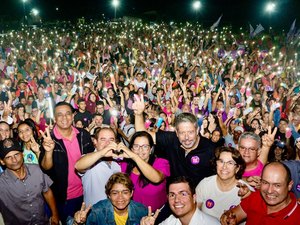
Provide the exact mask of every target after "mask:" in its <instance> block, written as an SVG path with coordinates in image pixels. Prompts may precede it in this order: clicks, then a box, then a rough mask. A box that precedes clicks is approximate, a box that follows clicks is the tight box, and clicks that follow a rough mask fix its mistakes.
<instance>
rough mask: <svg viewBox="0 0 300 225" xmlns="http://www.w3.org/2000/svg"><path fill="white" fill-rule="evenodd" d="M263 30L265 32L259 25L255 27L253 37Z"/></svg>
mask: <svg viewBox="0 0 300 225" xmlns="http://www.w3.org/2000/svg"><path fill="white" fill-rule="evenodd" d="M263 30H265V28H264V27H263V26H262V25H261V24H259V25H257V26H256V29H255V31H254V32H253V37H255V36H256V35H258V34H259V33H260V32H262V31H263Z"/></svg>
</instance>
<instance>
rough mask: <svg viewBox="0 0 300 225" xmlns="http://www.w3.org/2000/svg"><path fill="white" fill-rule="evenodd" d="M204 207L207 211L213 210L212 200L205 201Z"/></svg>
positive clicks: (213, 203)
mask: <svg viewBox="0 0 300 225" xmlns="http://www.w3.org/2000/svg"><path fill="white" fill-rule="evenodd" d="M205 206H206V208H208V209H211V208H213V207H214V206H215V202H214V200H212V199H207V200H206V202H205Z"/></svg>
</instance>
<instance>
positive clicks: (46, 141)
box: [40, 127, 55, 152]
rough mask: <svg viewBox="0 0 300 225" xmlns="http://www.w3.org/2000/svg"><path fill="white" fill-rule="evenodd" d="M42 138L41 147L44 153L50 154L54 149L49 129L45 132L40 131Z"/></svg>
mask: <svg viewBox="0 0 300 225" xmlns="http://www.w3.org/2000/svg"><path fill="white" fill-rule="evenodd" d="M40 133H41V135H42V137H43V147H44V149H45V151H46V152H52V151H53V150H54V147H55V143H54V141H53V140H52V138H51V135H50V130H49V127H47V128H46V132H43V131H41V130H40Z"/></svg>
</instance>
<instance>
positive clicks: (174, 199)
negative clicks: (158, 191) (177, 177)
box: [168, 183, 196, 219]
mask: <svg viewBox="0 0 300 225" xmlns="http://www.w3.org/2000/svg"><path fill="white" fill-rule="evenodd" d="M168 201H169V205H170V208H171V210H172V212H173V213H174V214H175V216H176V217H178V218H179V219H181V218H187V217H192V215H193V214H194V212H195V210H196V195H195V194H194V195H193V194H192V193H191V190H190V188H189V185H188V183H174V184H171V185H170V186H169V192H168Z"/></svg>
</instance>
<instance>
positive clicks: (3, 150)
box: [0, 138, 23, 159]
mask: <svg viewBox="0 0 300 225" xmlns="http://www.w3.org/2000/svg"><path fill="white" fill-rule="evenodd" d="M11 151H19V152H23V151H22V147H21V145H20V144H19V142H18V141H17V140H14V139H11V138H7V139H5V140H3V141H0V158H1V159H4V158H5V156H6V155H7V154H8V153H9V152H11Z"/></svg>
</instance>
